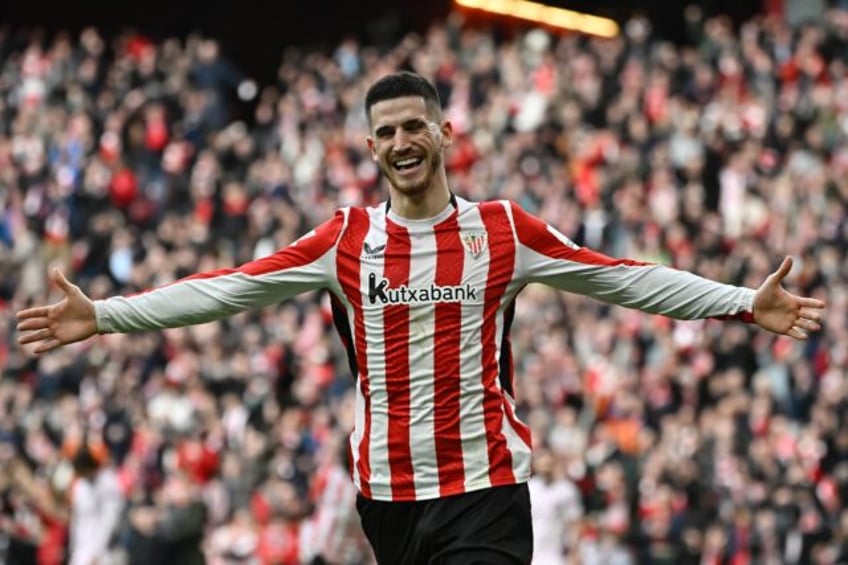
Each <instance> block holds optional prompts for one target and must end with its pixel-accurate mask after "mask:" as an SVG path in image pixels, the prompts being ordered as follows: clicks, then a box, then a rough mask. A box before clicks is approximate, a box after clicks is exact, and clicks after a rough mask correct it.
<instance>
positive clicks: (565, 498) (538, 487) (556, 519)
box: [529, 449, 583, 565]
mask: <svg viewBox="0 0 848 565" xmlns="http://www.w3.org/2000/svg"><path fill="white" fill-rule="evenodd" d="M533 470H534V474H533V476H532V477H531V478H530V482H529V487H530V504H531V507H530V510H531V517H532V519H533V563H535V564H537V565H565V564H566V563H567V561H566V559H567V554H568V551H569V549H571V547H572V545H573V544H572V539H573V537H574V535H575V533H576V532H575V529H576V527H577V525H578V522H579V521H580V518H581V517H582V516H583V501H582V498H581V496H580V491H579V490H578V489H577V486H576V485H575V484H574V483H573V482H572V481H571V480H569V479H568V477H566V476H565V474H564V473H563V472H562V469H561V468H559V466H558V465H557V460H556V457H555V455H554V454H553V453H551V452H550V451H549V450H547V449H539V450H538V451H537V452H536V454H535V456H534V459H533Z"/></svg>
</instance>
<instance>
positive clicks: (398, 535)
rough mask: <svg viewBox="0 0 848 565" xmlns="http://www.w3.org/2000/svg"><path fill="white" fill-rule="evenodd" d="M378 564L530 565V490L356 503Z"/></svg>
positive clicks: (360, 499) (359, 499)
mask: <svg viewBox="0 0 848 565" xmlns="http://www.w3.org/2000/svg"><path fill="white" fill-rule="evenodd" d="M356 509H357V511H358V512H359V516H360V518H361V519H362V527H363V529H364V530H365V535H366V536H368V540H369V541H370V542H371V546H372V547H373V548H374V554H375V555H376V556H377V562H378V563H379V564H380V565H418V564H421V565H475V564H479V565H483V564H485V565H527V564H529V563H530V560H531V558H532V556H533V527H532V523H531V521H530V491H529V490H528V488H527V484H520V485H508V486H502V487H493V488H487V489H483V490H478V491H473V492H469V493H465V494H459V495H456V496H448V497H445V498H436V499H433V500H421V501H416V502H386V501H381V500H371V499H368V498H365V497H364V496H362V495H358V496H357V498H356Z"/></svg>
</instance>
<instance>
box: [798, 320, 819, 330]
mask: <svg viewBox="0 0 848 565" xmlns="http://www.w3.org/2000/svg"><path fill="white" fill-rule="evenodd" d="M794 326H795V327H796V328H798V329H801V330H805V331H808V332H817V331H819V330H820V329H821V325H820V324H819V323H818V322H816V321H814V320H809V319H807V318H798V319H797V320H795V324H794Z"/></svg>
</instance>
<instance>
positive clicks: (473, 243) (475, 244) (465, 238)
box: [462, 231, 486, 259]
mask: <svg viewBox="0 0 848 565" xmlns="http://www.w3.org/2000/svg"><path fill="white" fill-rule="evenodd" d="M462 244H463V245H465V248H466V249H467V250H468V252H469V253H470V254H471V257H473V258H474V259H477V258H479V257H480V255H482V254H483V252H484V251H485V250H486V232H484V231H481V232H472V233H464V234H462Z"/></svg>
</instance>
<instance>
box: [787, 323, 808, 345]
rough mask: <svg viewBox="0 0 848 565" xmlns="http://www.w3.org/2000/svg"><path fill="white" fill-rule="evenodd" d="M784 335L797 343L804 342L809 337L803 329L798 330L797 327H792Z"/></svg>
mask: <svg viewBox="0 0 848 565" xmlns="http://www.w3.org/2000/svg"><path fill="white" fill-rule="evenodd" d="M786 335H788V336H789V337H791V338H793V339H797V340H799V341H805V340H807V339H808V338H809V337H810V334H809V333H807V331H806V330H805V329H803V328H799V327H798V326H792V327H791V328H790V329H789V331H788V332H786Z"/></svg>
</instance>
